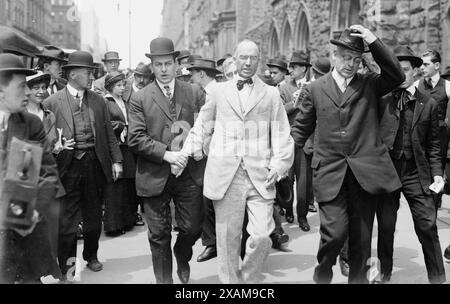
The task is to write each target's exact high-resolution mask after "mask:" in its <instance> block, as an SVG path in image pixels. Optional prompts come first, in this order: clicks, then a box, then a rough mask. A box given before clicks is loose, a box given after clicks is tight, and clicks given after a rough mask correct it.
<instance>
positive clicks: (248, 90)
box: [236, 75, 257, 111]
mask: <svg viewBox="0 0 450 304" xmlns="http://www.w3.org/2000/svg"><path fill="white" fill-rule="evenodd" d="M256 77H257V76H256V75H255V76H253V77H252V80H253V84H252V85H249V84H247V83H246V84H245V85H244V88H243V89H242V90H240V91H238V93H239V98H240V100H241V105H242V107H243V108H242V111H244V110H245V105H246V104H247V103H248V99H249V98H250V95H251V94H252V92H253V87H254V86H255V78H256ZM239 80H245V79H244V78H242V77H241V76H239V75H238V76H237V80H236V83H237V82H238V81H239Z"/></svg>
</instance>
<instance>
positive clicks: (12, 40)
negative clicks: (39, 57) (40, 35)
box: [0, 25, 40, 57]
mask: <svg viewBox="0 0 450 304" xmlns="http://www.w3.org/2000/svg"><path fill="white" fill-rule="evenodd" d="M0 53H11V54H15V55H18V56H28V57H35V56H36V54H38V53H40V51H39V49H38V48H37V47H36V46H35V45H34V44H33V43H32V42H31V41H30V40H28V38H26V37H24V36H23V35H22V34H20V33H16V31H14V30H12V29H11V28H9V27H6V26H3V25H2V26H0Z"/></svg>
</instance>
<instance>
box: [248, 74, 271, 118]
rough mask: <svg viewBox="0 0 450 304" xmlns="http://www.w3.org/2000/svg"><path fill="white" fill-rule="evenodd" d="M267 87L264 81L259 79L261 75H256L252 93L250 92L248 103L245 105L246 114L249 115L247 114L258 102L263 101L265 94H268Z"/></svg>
mask: <svg viewBox="0 0 450 304" xmlns="http://www.w3.org/2000/svg"><path fill="white" fill-rule="evenodd" d="M266 89H267V88H266V87H265V85H264V84H263V82H262V81H261V80H260V79H259V77H256V80H255V85H254V87H253V90H252V93H251V94H250V98H249V99H248V103H247V104H246V105H245V113H244V115H245V116H247V114H248V113H249V112H250V111H251V110H253V109H254V108H255V107H256V106H257V105H258V103H260V102H261V100H262V99H263V97H264V95H266Z"/></svg>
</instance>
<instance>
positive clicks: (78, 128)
mask: <svg viewBox="0 0 450 304" xmlns="http://www.w3.org/2000/svg"><path fill="white" fill-rule="evenodd" d="M94 69H95V66H94V61H93V58H92V55H91V54H89V53H87V52H83V51H76V52H74V53H72V54H70V56H69V60H68V63H67V65H65V66H64V70H65V72H66V74H67V77H68V84H67V86H66V88H65V89H63V90H62V91H59V92H57V93H55V94H54V95H52V96H50V97H49V98H47V99H46V100H45V107H46V108H48V109H49V110H50V111H52V112H53V113H54V114H55V117H56V125H55V127H56V128H57V129H61V130H62V140H63V141H64V140H70V139H74V141H75V145H74V149H73V150H64V151H61V152H60V153H59V154H58V155H57V156H56V161H57V164H58V169H59V173H60V177H61V182H62V184H63V186H64V188H65V190H66V193H67V194H66V196H64V197H63V198H62V199H61V211H60V228H59V244H58V247H59V249H58V260H59V263H60V268H61V272H62V273H63V275H66V278H67V279H69V280H70V279H71V278H70V276H72V275H73V274H72V273H67V272H68V270H69V268H70V267H71V266H72V264H73V263H75V260H74V258H76V255H77V227H78V223H79V222H80V220H82V221H83V234H84V250H83V259H84V260H85V261H86V262H87V267H88V268H89V269H90V270H92V271H94V272H97V271H101V270H102V269H103V265H102V263H100V262H99V260H98V256H97V252H98V245H99V244H98V241H99V238H100V234H101V230H102V194H103V189H104V187H105V185H106V183H108V182H112V180H116V179H117V178H118V177H119V176H120V174H121V173H122V164H121V163H122V155H121V153H120V149H119V144H118V142H117V140H116V136H115V135H114V131H113V129H112V125H111V120H110V117H109V111H108V109H107V107H106V101H105V100H104V99H103V97H101V96H99V95H98V94H96V93H94V92H93V91H91V90H90V88H91V84H92V81H93V80H94V76H93V72H94ZM72 269H73V268H72Z"/></svg>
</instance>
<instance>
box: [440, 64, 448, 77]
mask: <svg viewBox="0 0 450 304" xmlns="http://www.w3.org/2000/svg"><path fill="white" fill-rule="evenodd" d="M441 77H442V78H444V79H446V80H450V65H449V66H447V67H445V70H444V73H443V74H441Z"/></svg>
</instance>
